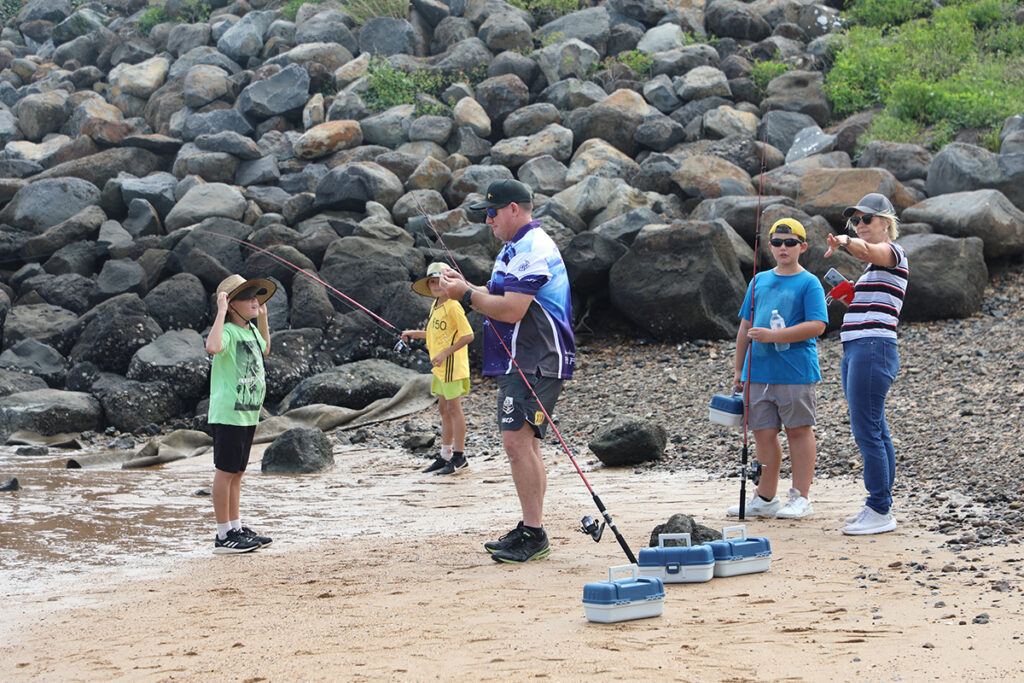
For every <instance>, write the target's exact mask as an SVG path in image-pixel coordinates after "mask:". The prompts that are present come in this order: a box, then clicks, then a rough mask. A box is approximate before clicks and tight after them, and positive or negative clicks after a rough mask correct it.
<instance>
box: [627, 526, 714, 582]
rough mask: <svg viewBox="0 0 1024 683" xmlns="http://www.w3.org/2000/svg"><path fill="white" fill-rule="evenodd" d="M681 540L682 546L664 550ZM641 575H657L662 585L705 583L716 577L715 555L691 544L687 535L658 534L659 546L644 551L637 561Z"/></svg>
mask: <svg viewBox="0 0 1024 683" xmlns="http://www.w3.org/2000/svg"><path fill="white" fill-rule="evenodd" d="M674 539H682V540H684V541H686V545H685V546H676V547H671V546H669V547H665V541H671V540H674ZM638 560H639V562H638V564H639V569H640V576H656V577H658V578H659V579H661V580H662V581H663V582H665V583H704V582H705V581H710V580H711V577H712V576H714V575H715V553H714V552H713V551H712V550H711V548H710V547H708V546H706V545H704V544H700V545H690V534H658V545H657V546H652V547H650V548H644V549H643V550H641V551H640V557H639V558H638Z"/></svg>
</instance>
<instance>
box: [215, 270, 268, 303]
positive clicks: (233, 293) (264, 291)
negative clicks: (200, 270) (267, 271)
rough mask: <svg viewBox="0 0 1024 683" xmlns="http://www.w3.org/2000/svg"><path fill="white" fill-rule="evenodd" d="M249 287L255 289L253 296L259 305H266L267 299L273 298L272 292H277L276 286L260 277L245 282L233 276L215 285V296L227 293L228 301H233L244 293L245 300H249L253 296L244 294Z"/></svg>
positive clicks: (237, 276) (238, 276)
mask: <svg viewBox="0 0 1024 683" xmlns="http://www.w3.org/2000/svg"><path fill="white" fill-rule="evenodd" d="M250 287H254V288H255V292H253V294H255V296H256V298H257V299H258V300H259V302H260V304H265V303H267V299H269V298H270V297H272V296H274V292H276V291H277V285H275V284H274V283H273V282H271V281H270V280H265V279H263V278H261V277H257V278H253V279H252V280H246V279H245V278H244V277H242V276H241V275H238V274H235V275H229V276H228V277H226V278H224V281H223V282H221V283H220V284H219V285H217V294H220V293H221V292H227V295H228V301H234V300H235V299H236V298H238V295H239V294H242V293H246V294H247V296H246V298H249V297H250V296H253V294H249V293H248V292H246V290H247V289H249V288H250Z"/></svg>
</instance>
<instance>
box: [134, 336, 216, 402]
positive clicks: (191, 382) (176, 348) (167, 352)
mask: <svg viewBox="0 0 1024 683" xmlns="http://www.w3.org/2000/svg"><path fill="white" fill-rule="evenodd" d="M126 376H127V377H128V379H134V380H138V381H140V382H156V381H163V382H166V383H167V384H168V385H169V386H170V387H171V388H173V389H174V393H175V394H177V395H178V397H179V398H181V399H183V400H190V399H196V398H199V397H201V396H203V395H205V394H206V393H207V392H208V390H209V376H210V356H209V354H208V353H206V344H205V342H204V341H203V338H202V337H201V336H199V333H198V332H196V331H195V330H171V331H170V332H165V333H164V334H162V335H160V336H159V337H157V338H156V339H154V340H153V341H152V342H150V343H149V344H146V345H145V346H143V347H141V348H140V349H139V350H138V351H136V352H135V355H134V356H132V359H131V362H130V363H129V364H128V374H127V375H126Z"/></svg>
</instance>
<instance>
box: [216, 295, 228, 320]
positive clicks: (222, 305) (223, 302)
mask: <svg viewBox="0 0 1024 683" xmlns="http://www.w3.org/2000/svg"><path fill="white" fill-rule="evenodd" d="M227 310H228V293H227V292H220V293H218V294H217V313H218V314H220V315H223V314H224V313H225V312H227Z"/></svg>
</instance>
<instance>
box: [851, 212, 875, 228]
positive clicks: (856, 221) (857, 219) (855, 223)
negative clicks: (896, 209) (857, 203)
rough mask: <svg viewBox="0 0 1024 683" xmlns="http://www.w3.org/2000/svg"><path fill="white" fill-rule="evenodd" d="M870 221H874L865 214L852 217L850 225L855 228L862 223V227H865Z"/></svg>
mask: <svg viewBox="0 0 1024 683" xmlns="http://www.w3.org/2000/svg"><path fill="white" fill-rule="evenodd" d="M872 219H874V216H872V215H871V214H870V213H866V214H864V215H863V216H854V217H853V218H851V219H850V225H852V226H854V227H857V226H858V225H860V223H861V222H862V221H863V223H864V225H867V224H869V223H870V222H871V221H872Z"/></svg>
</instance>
